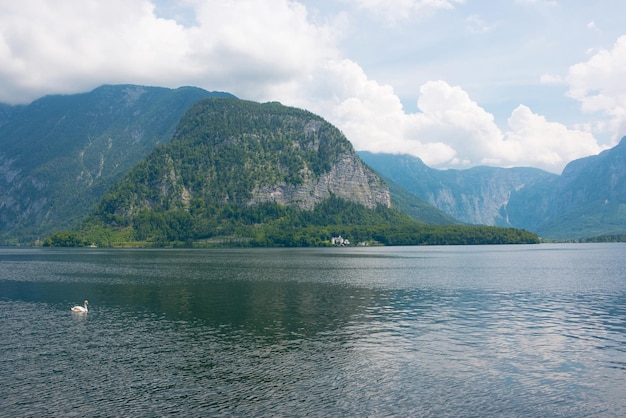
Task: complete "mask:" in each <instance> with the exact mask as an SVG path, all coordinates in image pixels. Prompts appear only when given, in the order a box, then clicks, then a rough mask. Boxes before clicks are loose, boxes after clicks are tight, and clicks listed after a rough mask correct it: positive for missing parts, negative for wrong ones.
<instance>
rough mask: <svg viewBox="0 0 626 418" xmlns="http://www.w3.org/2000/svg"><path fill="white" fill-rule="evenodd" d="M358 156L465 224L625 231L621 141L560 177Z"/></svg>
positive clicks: (578, 234) (567, 233)
mask: <svg viewBox="0 0 626 418" xmlns="http://www.w3.org/2000/svg"><path fill="white" fill-rule="evenodd" d="M359 156H360V157H361V158H362V159H363V161H365V162H366V163H367V164H368V165H369V166H370V167H372V169H374V170H375V171H376V172H377V173H379V174H381V175H382V176H384V177H385V178H389V179H391V180H392V181H394V182H395V183H397V184H399V185H400V186H402V187H403V188H405V189H406V190H408V191H409V192H410V193H412V194H414V195H415V196H418V197H419V198H421V199H423V200H424V201H426V202H428V203H430V204H432V205H434V206H435V207H437V208H438V209H440V210H442V211H444V212H446V213H447V214H449V215H451V216H453V217H455V218H456V219H459V220H461V221H463V222H467V223H470V224H484V225H499V226H510V227H514V228H523V229H526V230H529V231H533V232H536V233H538V234H539V235H541V236H543V237H544V238H550V239H581V238H586V237H594V236H598V235H616V234H625V233H626V138H624V139H622V140H621V142H620V143H619V145H617V146H616V147H614V148H612V149H610V150H606V151H604V152H602V153H601V154H599V155H596V156H590V157H586V158H582V159H579V160H575V161H572V162H571V163H569V164H568V165H567V166H566V167H565V169H564V170H563V173H562V174H561V175H556V174H551V173H548V172H545V171H542V170H538V169H532V168H508V169H505V168H493V167H476V168H471V169H467V170H436V169H432V168H429V167H428V166H426V165H425V164H424V163H423V162H422V161H421V160H420V159H419V158H417V157H412V156H407V155H391V154H372V153H369V152H360V153H359Z"/></svg>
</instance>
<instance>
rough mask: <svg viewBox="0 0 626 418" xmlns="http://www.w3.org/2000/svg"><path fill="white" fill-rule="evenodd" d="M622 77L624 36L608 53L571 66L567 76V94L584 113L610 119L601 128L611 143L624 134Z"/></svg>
mask: <svg viewBox="0 0 626 418" xmlns="http://www.w3.org/2000/svg"><path fill="white" fill-rule="evenodd" d="M625 78H626V36H622V37H620V38H618V39H617V41H616V42H615V44H614V45H613V48H612V49H611V50H601V51H599V52H597V53H595V54H594V55H593V56H591V57H590V58H589V60H587V61H586V62H582V63H579V64H576V65H574V66H572V67H570V69H569V72H568V75H567V83H568V84H569V91H568V95H569V96H570V97H572V98H574V99H576V100H578V101H579V102H580V103H581V106H582V109H583V110H584V111H585V112H589V113H594V112H597V113H601V114H604V115H606V116H608V117H609V119H610V121H609V123H608V124H606V125H605V126H604V129H608V130H609V132H612V133H613V134H614V138H613V139H614V142H615V141H617V140H618V139H619V138H621V137H622V136H624V135H626V84H625V83H624V79H625ZM599 126H601V125H599V124H596V128H597V127H599Z"/></svg>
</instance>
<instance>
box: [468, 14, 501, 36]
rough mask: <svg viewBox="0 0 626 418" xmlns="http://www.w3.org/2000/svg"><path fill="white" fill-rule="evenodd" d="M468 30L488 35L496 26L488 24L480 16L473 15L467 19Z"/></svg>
mask: <svg viewBox="0 0 626 418" xmlns="http://www.w3.org/2000/svg"><path fill="white" fill-rule="evenodd" d="M465 24H466V26H467V30H469V31H470V32H472V33H487V32H491V31H492V30H493V29H494V25H489V24H487V23H486V22H485V21H484V20H483V19H482V18H481V17H480V16H479V15H471V16H468V17H467V18H466V19H465Z"/></svg>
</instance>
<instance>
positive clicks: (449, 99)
mask: <svg viewBox="0 0 626 418" xmlns="http://www.w3.org/2000/svg"><path fill="white" fill-rule="evenodd" d="M329 80H332V82H331V83H333V84H332V85H325V87H322V85H323V84H324V83H326V81H329ZM310 88H315V89H319V88H323V89H327V90H328V91H329V92H330V91H332V92H333V93H334V95H333V96H332V99H331V100H329V101H323V100H322V101H319V102H317V103H315V104H314V106H315V107H316V111H317V112H319V113H321V114H322V115H324V116H326V117H327V118H328V119H329V120H330V121H331V122H333V123H335V124H336V125H337V126H339V127H341V129H342V130H343V132H344V133H345V134H346V136H347V137H348V138H349V139H350V140H351V142H352V143H353V144H354V146H355V148H356V149H357V150H369V151H372V152H385V153H404V154H411V155H415V156H417V157H419V158H421V159H422V160H423V161H424V162H425V163H426V164H428V165H430V166H432V167H436V168H468V167H472V166H477V165H493V166H505V167H511V166H532V167H539V168H543V169H545V170H548V171H551V172H555V173H559V172H560V171H561V170H562V169H563V167H564V166H565V165H566V164H567V163H568V162H569V161H571V160H572V159H576V158H580V157H584V156H588V155H592V154H597V153H599V152H600V151H602V148H601V147H600V146H599V145H598V144H597V142H596V140H595V138H594V137H593V136H592V135H591V134H590V133H588V132H584V131H581V130H576V129H568V128H567V127H565V126H564V125H562V124H559V123H556V122H549V121H547V120H546V119H545V118H544V117H543V116H541V115H537V114H534V113H533V112H532V111H531V110H530V109H529V108H528V107H527V106H523V105H520V106H519V107H518V108H516V109H515V110H514V111H513V112H512V114H511V117H510V118H509V120H508V129H507V130H506V131H504V132H503V131H502V130H501V129H500V128H498V126H497V124H496V123H495V121H494V117H493V115H492V114H491V113H489V112H487V111H486V110H485V109H483V108H482V107H481V106H480V105H478V103H476V102H475V101H473V100H472V99H471V98H470V96H469V95H468V94H467V92H465V91H464V90H463V89H462V88H460V87H458V86H451V85H449V84H448V83H446V82H444V81H430V82H427V83H425V84H424V85H422V86H421V87H420V89H419V91H420V96H419V99H418V101H417V107H418V110H419V111H418V112H415V113H407V112H405V110H404V109H403V107H402V104H401V102H400V100H399V98H398V97H397V96H396V94H395V93H394V91H393V89H392V88H391V86H388V85H380V84H378V83H376V82H375V81H372V80H369V79H368V78H367V76H366V75H365V73H364V72H363V71H362V69H361V68H360V67H359V66H358V65H357V64H356V63H353V62H351V61H348V60H344V61H341V62H337V63H334V64H333V65H332V66H330V67H329V68H327V72H326V73H325V75H324V76H323V77H321V78H320V80H318V82H316V83H315V87H313V86H310Z"/></svg>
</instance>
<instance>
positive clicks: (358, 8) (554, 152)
mask: <svg viewBox="0 0 626 418" xmlns="http://www.w3.org/2000/svg"><path fill="white" fill-rule="evenodd" d="M624 16H626V2H625V1H623V0H596V1H593V2H592V1H589V0H293V1H290V0H171V1H167V0H107V1H101V0H55V1H49V0H20V1H15V0H0V102H2V103H6V104H26V103H30V102H32V101H33V100H35V99H37V98H39V97H41V96H44V95H49V94H74V93H80V92H86V91H90V90H92V89H94V88H96V87H98V86H100V85H102V84H140V85H150V86H162V87H171V88H176V87H180V86H197V87H201V88H204V89H207V90H211V91H214V90H215V91H227V92H230V93H232V94H234V95H236V96H237V97H239V98H241V99H248V100H254V101H259V102H267V101H279V102H281V103H283V104H285V105H289V106H296V107H300V108H304V109H307V110H310V111H312V112H314V113H317V114H319V115H321V116H323V117H324V118H325V119H326V120H328V121H329V122H331V123H333V124H334V125H336V126H337V127H338V128H339V129H341V131H342V132H343V133H344V134H345V135H346V137H347V138H348V140H350V142H351V143H352V144H353V145H354V147H355V149H356V150H358V151H362V150H367V151H372V152H386V153H397V154H400V153H401V154H410V155H414V156H416V157H419V158H421V159H422V160H423V161H424V162H425V163H426V164H428V165H429V166H430V167H433V168H439V169H446V168H456V169H464V168H469V167H474V166H479V165H489V166H498V167H513V166H527V167H537V168H541V169H544V170H547V171H550V172H554V173H557V174H558V173H560V172H561V171H562V169H563V167H564V166H565V165H566V164H567V163H568V162H570V161H572V160H574V159H577V158H581V157H585V156H589V155H595V154H598V153H599V152H601V151H602V150H604V149H607V148H610V147H613V146H615V145H616V144H617V143H618V142H619V140H620V139H621V138H622V137H623V136H625V135H626V26H625V25H624V21H625V20H624Z"/></svg>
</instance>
